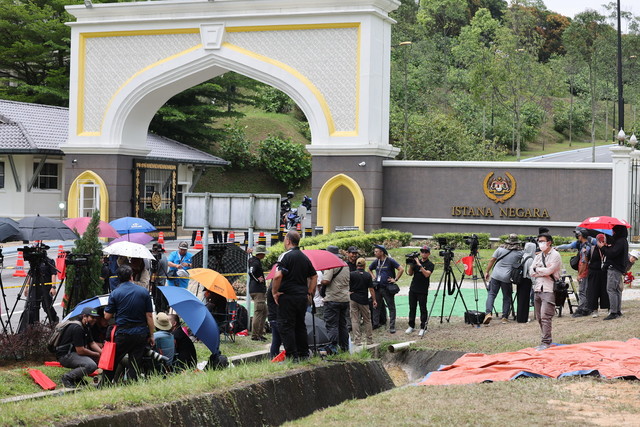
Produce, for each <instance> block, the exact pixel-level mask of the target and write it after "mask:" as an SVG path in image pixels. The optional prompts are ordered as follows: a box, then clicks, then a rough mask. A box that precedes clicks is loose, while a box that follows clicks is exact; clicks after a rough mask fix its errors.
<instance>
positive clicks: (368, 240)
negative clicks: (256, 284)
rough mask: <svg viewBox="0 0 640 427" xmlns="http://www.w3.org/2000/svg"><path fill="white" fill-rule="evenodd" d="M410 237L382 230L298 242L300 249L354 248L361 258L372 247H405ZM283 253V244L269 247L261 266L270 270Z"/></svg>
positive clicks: (331, 235) (332, 235) (337, 233)
mask: <svg viewBox="0 0 640 427" xmlns="http://www.w3.org/2000/svg"><path fill="white" fill-rule="evenodd" d="M411 236H412V235H411V233H403V232H401V231H395V230H387V229H384V228H382V229H379V230H375V231H372V232H371V233H365V232H363V231H341V232H336V233H329V234H323V235H320V236H314V237H306V238H304V239H302V240H300V247H301V248H302V249H326V247H327V246H329V245H334V246H337V247H338V248H339V249H342V250H347V248H349V247H350V246H355V247H356V248H358V249H359V250H360V253H361V254H362V255H363V256H371V255H373V245H379V244H384V245H385V246H387V247H400V246H406V245H408V244H409V241H410V240H411ZM283 252H284V244H283V243H278V244H275V245H273V246H271V247H270V248H269V250H268V252H267V255H266V256H265V257H264V259H263V260H262V265H263V266H264V267H265V268H271V266H272V265H273V264H274V263H275V262H276V261H277V260H278V257H279V256H280V254H282V253H283Z"/></svg>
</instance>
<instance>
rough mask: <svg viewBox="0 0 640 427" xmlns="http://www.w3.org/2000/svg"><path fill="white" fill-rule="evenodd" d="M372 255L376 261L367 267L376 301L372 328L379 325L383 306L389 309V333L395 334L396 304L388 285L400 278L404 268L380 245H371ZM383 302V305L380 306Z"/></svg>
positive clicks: (393, 294)
mask: <svg viewBox="0 0 640 427" xmlns="http://www.w3.org/2000/svg"><path fill="white" fill-rule="evenodd" d="M373 247H374V249H373V255H374V256H375V257H376V260H375V261H373V262H372V263H371V264H370V265H369V272H370V273H371V277H372V278H373V282H374V283H373V287H374V289H376V301H377V302H378V306H377V307H374V309H373V319H372V321H373V327H374V329H375V328H376V326H379V325H380V315H381V311H382V310H385V311H386V308H385V305H386V306H387V307H389V333H391V334H395V333H396V302H395V293H391V292H389V289H388V285H389V284H391V283H396V282H397V281H398V280H400V277H402V274H403V273H404V268H402V266H401V265H400V264H398V262H397V261H396V260H395V259H393V258H391V257H390V256H389V252H387V249H386V248H385V247H384V246H382V245H373ZM381 301H384V304H380V303H381Z"/></svg>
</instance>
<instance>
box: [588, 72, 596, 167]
mask: <svg viewBox="0 0 640 427" xmlns="http://www.w3.org/2000/svg"><path fill="white" fill-rule="evenodd" d="M595 80H596V78H595V76H594V72H593V67H591V66H589V86H591V88H590V89H591V162H593V163H595V162H596V81H595Z"/></svg>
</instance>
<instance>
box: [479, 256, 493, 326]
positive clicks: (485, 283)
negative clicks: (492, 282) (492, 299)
mask: <svg viewBox="0 0 640 427" xmlns="http://www.w3.org/2000/svg"><path fill="white" fill-rule="evenodd" d="M473 261H474V263H475V267H476V268H477V269H478V271H479V272H480V277H481V278H482V283H484V288H485V289H486V291H487V294H488V293H489V283H487V279H485V277H484V271H482V264H481V263H480V257H479V256H478V255H477V254H476V255H474V256H473ZM492 309H493V313H494V314H495V315H496V317H498V309H497V308H496V307H495V305H494V306H493V307H492Z"/></svg>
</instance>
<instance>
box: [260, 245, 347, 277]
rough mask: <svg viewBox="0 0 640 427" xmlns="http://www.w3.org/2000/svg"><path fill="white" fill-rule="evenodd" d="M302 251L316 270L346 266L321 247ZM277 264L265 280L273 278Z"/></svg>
mask: <svg viewBox="0 0 640 427" xmlns="http://www.w3.org/2000/svg"><path fill="white" fill-rule="evenodd" d="M302 253H303V254H305V255H306V256H307V258H309V261H311V265H313V268H314V269H316V271H322V270H329V269H330V268H338V267H346V265H347V263H346V262H344V261H343V260H341V259H340V258H338V257H337V256H335V255H334V254H332V253H331V252H327V251H325V250H323V249H303V250H302ZM277 265H278V264H275V265H274V266H273V268H272V269H271V271H270V272H269V275H268V276H267V280H271V279H273V276H274V275H275V274H276V267H277Z"/></svg>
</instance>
